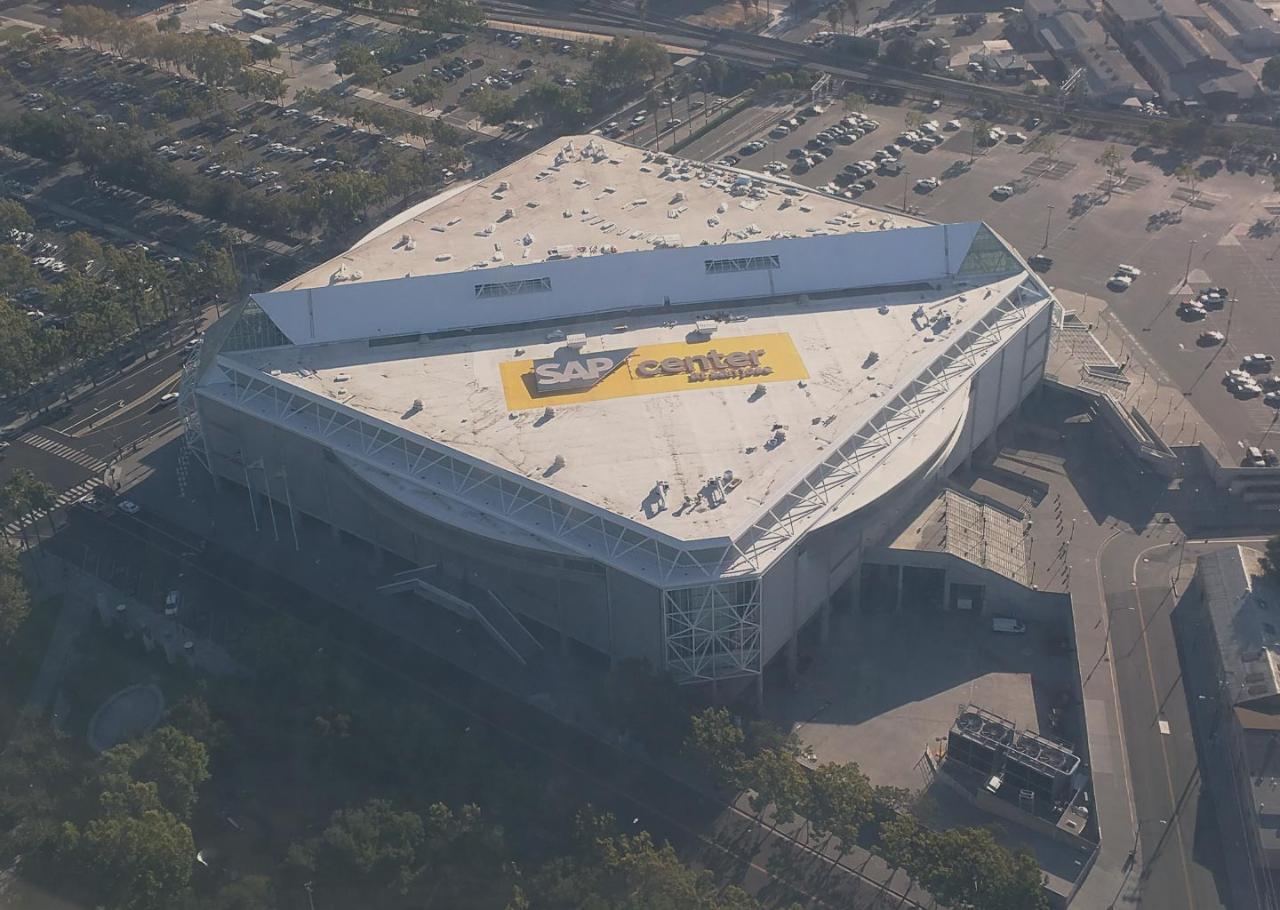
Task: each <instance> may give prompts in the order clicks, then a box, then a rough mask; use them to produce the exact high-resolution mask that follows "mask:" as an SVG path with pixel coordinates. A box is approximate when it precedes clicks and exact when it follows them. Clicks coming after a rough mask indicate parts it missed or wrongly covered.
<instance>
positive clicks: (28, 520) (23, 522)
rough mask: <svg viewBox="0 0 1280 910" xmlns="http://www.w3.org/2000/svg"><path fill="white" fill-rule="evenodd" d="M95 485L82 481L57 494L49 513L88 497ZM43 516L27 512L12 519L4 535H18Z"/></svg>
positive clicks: (91, 482)
mask: <svg viewBox="0 0 1280 910" xmlns="http://www.w3.org/2000/svg"><path fill="white" fill-rule="evenodd" d="M97 484H98V481H97V480H86V481H84V483H80V484H76V485H75V486H74V487H72V488H71V489H69V490H63V491H62V492H61V493H59V494H58V498H57V499H56V500H54V505H53V508H52V509H50V511H56V510H58V509H60V508H62V507H63V506H65V505H67V504H68V503H71V502H74V501H75V500H77V499H79V498H80V497H82V496H86V495H88V493H89V492H90V491H91V490H92V489H93V488H94V487H95V486H97ZM44 514H45V513H44V512H28V513H27V514H26V515H23V516H22V517H21V518H17V519H14V520H13V521H11V522H9V523H8V524H7V525H5V526H4V533H5V534H7V535H9V536H10V537H12V536H13V535H14V534H17V533H19V532H20V531H22V530H23V529H24V528H29V527H31V525H33V524H35V523H36V522H37V521H39V520H40V519H41V518H43V517H44Z"/></svg>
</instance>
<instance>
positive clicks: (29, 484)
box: [0, 468, 57, 528]
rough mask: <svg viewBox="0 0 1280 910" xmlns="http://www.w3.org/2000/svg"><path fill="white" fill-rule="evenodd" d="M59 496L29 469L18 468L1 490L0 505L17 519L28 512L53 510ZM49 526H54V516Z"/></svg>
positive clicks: (50, 518)
mask: <svg viewBox="0 0 1280 910" xmlns="http://www.w3.org/2000/svg"><path fill="white" fill-rule="evenodd" d="M56 501H57V494H56V493H55V492H54V490H53V487H51V486H49V484H47V483H45V482H44V481H42V480H40V479H38V478H37V477H36V475H35V474H33V473H32V472H31V470H30V469H29V468H18V469H17V470H16V471H14V472H13V473H12V474H11V475H9V479H8V480H7V481H5V484H4V486H3V487H2V488H0V504H2V505H3V511H4V512H5V513H7V514H9V515H12V516H13V517H14V518H15V519H16V518H20V517H21V516H23V515H26V514H27V513H28V512H41V511H45V510H49V509H52V508H53V504H54V503H55V502H56ZM49 524H50V527H51V528H52V526H53V515H52V513H51V512H50V513H49Z"/></svg>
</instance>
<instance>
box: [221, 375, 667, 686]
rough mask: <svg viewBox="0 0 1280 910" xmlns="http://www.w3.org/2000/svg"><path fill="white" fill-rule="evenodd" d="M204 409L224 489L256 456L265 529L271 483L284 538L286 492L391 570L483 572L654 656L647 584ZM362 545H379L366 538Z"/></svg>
mask: <svg viewBox="0 0 1280 910" xmlns="http://www.w3.org/2000/svg"><path fill="white" fill-rule="evenodd" d="M201 417H202V422H203V427H204V432H205V438H206V440H207V442H208V447H209V452H210V467H211V468H212V469H213V470H214V472H215V473H217V474H219V475H221V476H223V477H225V478H226V479H228V480H230V481H232V482H233V483H234V484H235V486H234V487H232V488H231V489H230V491H229V492H228V494H227V495H239V496H247V495H248V492H247V490H246V476H245V470H244V468H243V466H242V465H243V464H256V463H257V462H258V460H259V459H261V460H262V464H263V466H264V467H265V473H264V470H263V468H258V467H254V468H252V469H251V470H250V471H249V472H248V486H249V487H251V488H252V489H253V491H254V492H255V494H256V495H255V498H254V507H255V508H256V509H257V514H258V522H259V525H260V526H261V528H262V532H263V533H266V534H271V533H273V529H272V524H271V510H270V509H269V508H268V503H267V498H266V497H267V485H268V483H269V484H270V487H271V489H270V492H271V497H272V500H273V507H274V511H275V518H276V523H277V526H278V527H279V529H280V534H281V537H282V538H283V537H285V536H287V535H288V534H289V529H288V521H289V518H288V506H287V501H288V500H291V501H292V504H293V508H294V509H295V511H296V512H297V513H301V515H308V516H311V517H312V518H315V519H318V520H320V521H322V522H325V523H328V524H329V525H330V526H331V527H334V528H336V529H341V532H342V533H344V534H346V535H349V536H350V537H352V538H358V539H359V540H361V541H364V542H365V543H366V544H369V545H376V547H377V548H379V549H380V550H383V551H386V552H387V553H390V554H393V555H394V556H397V557H399V558H400V559H402V560H404V563H405V565H400V564H396V565H394V566H392V565H388V567H387V576H388V580H390V577H391V575H393V574H394V572H396V571H399V570H401V569H403V568H407V567H422V566H430V565H435V566H438V567H439V568H440V570H441V571H442V572H444V573H445V574H446V575H448V576H449V577H451V578H453V579H456V580H459V581H470V582H482V583H483V585H484V586H485V587H487V588H490V589H492V590H493V591H494V592H495V593H496V594H497V595H498V596H499V597H500V598H501V599H502V600H503V602H504V603H505V604H506V605H507V606H508V607H510V608H511V609H512V610H514V611H516V612H517V613H518V614H520V615H522V616H524V617H526V618H528V619H532V620H534V621H536V622H537V623H538V624H540V625H542V626H545V627H546V628H548V629H551V630H555V631H558V632H563V633H564V634H566V635H568V636H570V637H571V638H573V639H575V640H577V641H579V642H581V643H583V644H585V645H588V646H589V647H591V648H593V649H595V650H597V651H599V652H600V653H602V654H612V655H613V656H615V657H643V658H647V659H649V660H650V661H652V662H653V663H654V665H655V666H660V665H661V663H662V642H661V637H662V628H661V610H660V592H659V591H658V589H657V588H655V587H653V586H652V585H649V584H646V583H645V582H643V581H640V580H638V579H634V578H631V577H629V576H626V575H623V574H622V573H619V572H616V571H613V570H606V569H605V568H604V567H603V566H600V565H599V564H598V563H595V562H593V561H591V560H585V559H580V558H578V557H574V556H569V555H564V554H558V553H554V552H547V551H544V550H535V549H525V548H520V547H516V546H509V545H504V544H502V543H499V542H497V541H494V540H490V539H488V538H484V537H479V536H477V535H474V534H468V533H467V532H465V531H462V530H460V529H459V528H456V527H452V526H448V525H443V524H441V523H440V522H437V521H435V520H434V519H432V518H430V517H428V516H425V515H422V514H421V513H419V512H417V511H415V510H413V509H410V508H409V507H407V506H404V505H403V504H401V503H399V502H397V501H395V500H394V499H393V498H391V497H389V496H387V495H386V494H384V493H383V492H382V491H380V490H378V489H377V488H375V487H372V486H370V485H369V484H367V483H365V482H363V481H362V480H361V478H360V477H359V476H358V475H357V474H355V473H353V472H352V471H351V470H349V469H348V468H347V467H346V466H344V465H343V464H342V463H341V462H340V461H339V460H338V459H337V458H335V457H334V456H333V455H332V454H331V453H329V452H328V451H326V450H325V449H323V447H322V446H320V445H319V444H317V443H315V442H313V441H312V440H309V439H306V438H304V437H300V436H297V435H294V434H293V433H290V432H288V431H285V430H281V429H278V428H276V427H273V426H272V425H270V424H267V423H264V422H261V421H250V420H247V419H245V418H244V416H243V415H241V414H240V413H239V412H236V411H234V410H232V409H230V408H227V407H226V406H224V405H222V404H220V403H218V402H216V401H207V400H206V401H202V402H201ZM236 459H239V460H238V461H237V460H236ZM282 473H283V475H284V476H282ZM286 477H287V480H288V494H287V496H286V491H285V478H286ZM298 520H301V517H299V519H298ZM357 546H358V545H357ZM369 555H370V557H371V558H374V557H376V556H377V555H378V554H377V551H376V550H374V549H373V548H372V546H371V547H370V549H369Z"/></svg>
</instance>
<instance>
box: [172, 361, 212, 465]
mask: <svg viewBox="0 0 1280 910" xmlns="http://www.w3.org/2000/svg"><path fill="white" fill-rule="evenodd" d="M199 367H200V357H199V355H198V354H197V355H196V356H194V357H188V358H187V359H186V360H185V361H184V362H183V364H182V378H181V379H180V380H179V381H178V416H179V417H180V419H181V420H182V438H183V440H184V441H185V442H186V444H187V448H188V449H190V451H191V454H192V455H194V456H195V457H196V460H197V461H199V462H200V464H201V465H203V466H204V469H205V470H206V471H207V470H209V451H208V449H207V448H206V446H205V441H204V427H203V426H202V425H201V423H200V412H199V410H198V409H197V408H196V382H197V380H198V379H199V376H200V369H199Z"/></svg>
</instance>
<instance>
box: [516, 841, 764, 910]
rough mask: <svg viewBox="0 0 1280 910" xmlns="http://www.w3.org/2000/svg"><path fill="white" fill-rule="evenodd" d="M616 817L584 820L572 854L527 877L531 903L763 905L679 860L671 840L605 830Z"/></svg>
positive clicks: (654, 907)
mask: <svg viewBox="0 0 1280 910" xmlns="http://www.w3.org/2000/svg"><path fill="white" fill-rule="evenodd" d="M610 822H611V819H604V820H600V821H597V822H596V823H594V824H585V825H584V824H582V823H581V822H580V823H579V833H578V838H577V840H578V843H577V844H576V845H575V847H576V849H575V850H574V851H573V852H572V853H571V854H569V855H567V856H563V857H560V858H559V859H556V860H553V861H552V862H550V863H547V864H546V865H544V866H543V867H542V868H541V869H540V870H539V871H538V872H537V873H536V874H535V875H533V876H531V877H530V879H529V880H528V881H527V905H528V906H533V907H575V908H583V910H659V908H662V910H666V908H670V910H677V908H679V910H685V908H698V910H759V908H760V905H759V904H758V903H757V902H756V901H755V900H754V899H753V898H752V897H750V896H749V895H747V894H746V893H745V892H743V891H742V890H741V889H739V888H737V887H735V886H730V887H728V888H725V889H723V890H721V889H720V888H718V887H717V885H716V883H715V881H714V879H713V878H712V876H711V873H710V872H709V871H707V870H705V869H693V868H690V867H689V866H686V865H685V864H684V863H682V862H681V861H680V858H679V857H678V856H677V855H676V852H675V850H674V849H673V848H672V847H671V845H670V844H666V843H664V844H662V845H657V844H655V843H654V842H653V838H652V836H651V835H650V834H649V833H648V832H642V833H640V834H637V835H634V836H628V835H625V834H615V833H612V832H609V831H603V830H601V829H602V828H605V827H606V826H609V825H610Z"/></svg>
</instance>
